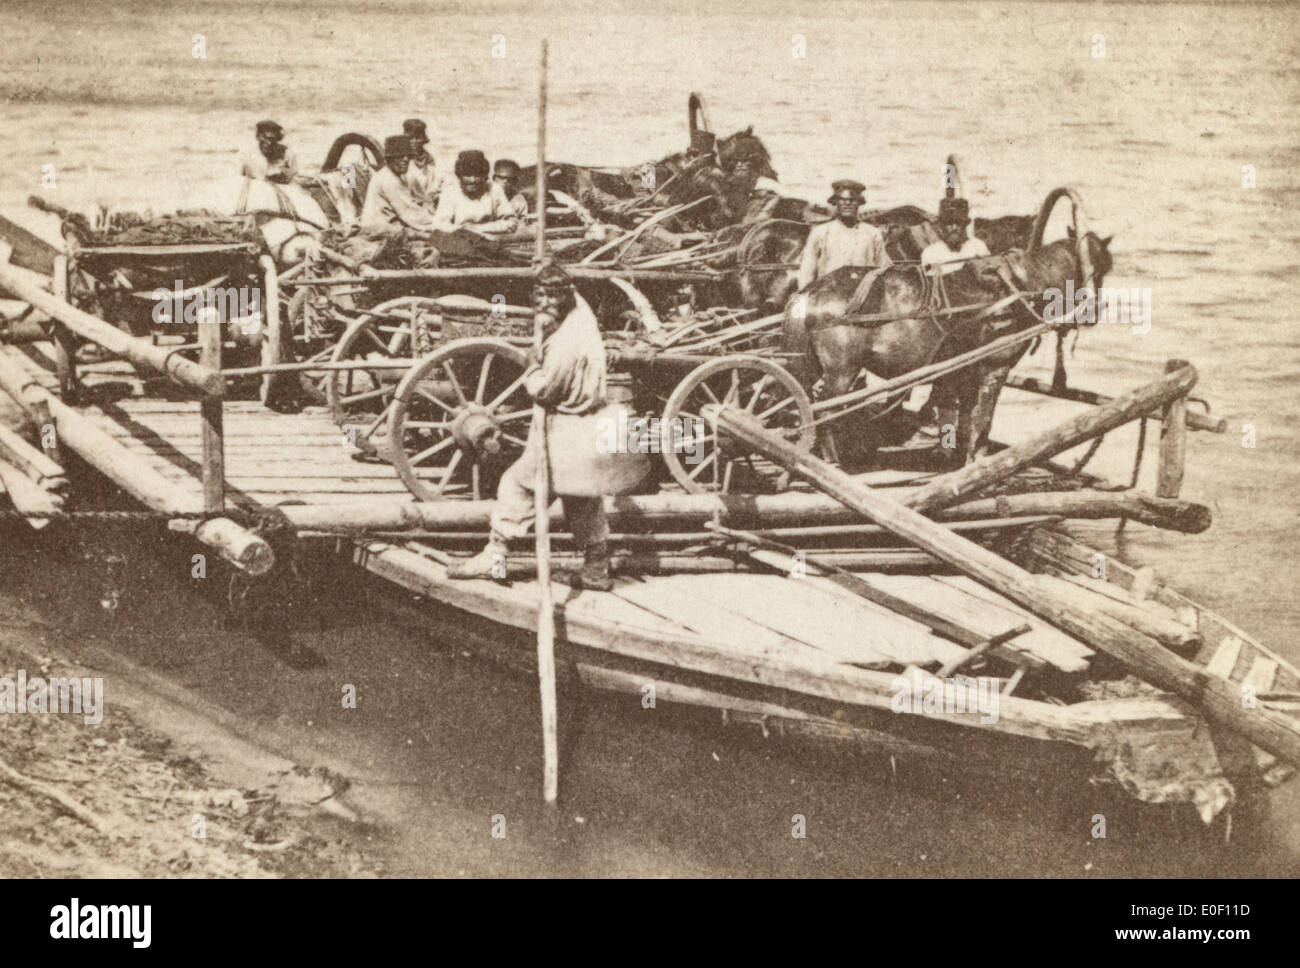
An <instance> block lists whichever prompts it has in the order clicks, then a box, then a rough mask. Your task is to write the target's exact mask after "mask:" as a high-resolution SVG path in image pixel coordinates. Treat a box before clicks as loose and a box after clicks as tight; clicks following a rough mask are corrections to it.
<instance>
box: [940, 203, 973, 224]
mask: <svg viewBox="0 0 1300 968" xmlns="http://www.w3.org/2000/svg"><path fill="white" fill-rule="evenodd" d="M968 222H970V202H968V201H966V199H964V198H941V199H939V224H941V225H942V224H945V223H947V224H950V225H957V224H960V225H966V224H967V223H968Z"/></svg>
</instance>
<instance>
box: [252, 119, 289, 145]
mask: <svg viewBox="0 0 1300 968" xmlns="http://www.w3.org/2000/svg"><path fill="white" fill-rule="evenodd" d="M257 133H258V135H264V134H269V135H271V136H272V137H273V138H275V140H276V141H279V140H280V139H281V138H283V137H284V128H282V127H280V124H279V122H277V121H259V122H257Z"/></svg>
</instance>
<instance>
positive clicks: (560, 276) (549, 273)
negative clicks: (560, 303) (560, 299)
mask: <svg viewBox="0 0 1300 968" xmlns="http://www.w3.org/2000/svg"><path fill="white" fill-rule="evenodd" d="M572 287H573V277H572V276H570V275H569V274H568V273H567V272H565V271H564V270H563V269H561V268H560V267H559V266H558V265H556V264H555V263H554V262H544V263H542V267H541V268H540V269H538V270H537V288H538V289H541V290H543V291H544V292H567V291H568V290H569V289H571V288H572Z"/></svg>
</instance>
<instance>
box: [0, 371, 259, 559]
mask: <svg viewBox="0 0 1300 968" xmlns="http://www.w3.org/2000/svg"><path fill="white" fill-rule="evenodd" d="M14 352H16V351H15V350H8V349H0V389H3V390H4V392H5V393H7V394H9V395H10V396H11V397H13V398H14V399H15V400H17V401H19V402H20V403H23V404H24V405H28V404H29V402H35V403H41V404H43V405H44V406H46V407H48V408H49V409H48V412H49V415H50V417H51V418H52V419H53V421H54V426H55V429H56V432H57V434H58V436H59V439H60V440H61V441H62V442H63V443H65V444H66V445H67V446H68V447H69V448H71V449H72V450H74V451H76V452H77V454H79V455H80V456H81V457H82V458H83V459H84V460H86V461H87V462H88V463H89V464H91V465H92V466H94V467H95V468H96V469H97V470H99V472H100V473H102V474H103V475H104V476H105V477H107V478H108V479H109V480H111V481H112V482H113V483H114V484H116V485H117V486H118V487H120V488H122V490H124V491H126V492H127V493H128V494H130V495H131V496H132V497H134V498H135V499H136V500H137V501H139V502H140V503H141V504H143V505H144V506H145V507H147V508H150V509H152V510H154V511H160V512H163V513H166V514H190V513H193V512H195V511H199V510H202V509H201V508H200V507H199V505H198V503H197V502H195V501H192V500H187V499H186V498H185V497H184V496H183V495H184V493H185V492H184V491H182V490H181V489H179V488H177V487H176V484H175V483H174V482H173V481H171V480H169V479H167V478H166V477H164V476H163V475H161V474H159V473H158V471H157V470H155V469H154V466H153V463H152V462H151V461H150V460H149V459H148V458H147V457H144V456H141V455H139V454H135V453H132V452H131V451H130V450H128V449H127V448H125V447H123V446H122V445H121V444H119V443H118V442H117V441H116V440H114V439H113V437H112V436H111V435H110V434H108V433H106V432H105V431H104V430H103V429H102V428H100V427H99V426H97V425H96V424H95V422H94V421H93V420H91V419H90V418H88V417H86V416H85V415H84V414H82V413H80V412H79V411H77V410H75V409H73V408H72V407H69V406H68V405H67V404H65V403H64V402H63V401H61V400H59V399H58V398H57V397H55V396H53V395H52V394H51V393H50V392H49V391H48V390H46V389H45V388H44V387H42V386H41V385H40V384H38V383H37V382H36V381H35V380H33V379H32V377H31V375H30V374H29V373H26V372H24V370H23V368H22V366H20V365H19V364H18V363H17V362H16V361H15V360H14V359H13V358H12V357H11V356H10V355H9V354H11V353H14ZM228 525H229V527H230V528H238V529H240V530H243V531H245V532H246V533H247V534H248V540H249V541H250V542H260V543H261V544H262V545H263V546H264V548H260V549H258V560H259V561H260V560H265V559H266V558H268V557H269V559H270V560H271V561H274V552H272V550H271V546H270V545H269V544H267V543H266V539H265V538H262V537H259V536H257V535H254V534H253V533H252V532H248V531H247V529H244V528H243V527H242V525H239V524H236V523H235V522H233V521H229V522H228ZM228 534H229V532H228V531H225V530H224V529H223V531H222V532H221V533H220V538H219V540H220V541H221V542H222V545H221V546H216V545H214V547H216V548H217V550H218V551H221V552H223V556H224V546H225V545H226V544H228V542H227V539H226V535H228ZM196 537H197V535H196ZM199 540H200V541H202V540H203V538H201V537H200V538H199ZM231 564H234V565H235V566H237V567H242V564H241V562H239V561H231Z"/></svg>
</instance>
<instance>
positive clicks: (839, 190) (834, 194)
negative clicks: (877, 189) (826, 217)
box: [826, 178, 867, 205]
mask: <svg viewBox="0 0 1300 968" xmlns="http://www.w3.org/2000/svg"><path fill="white" fill-rule="evenodd" d="M866 190H867V186H866V185H864V184H862V182H858V181H854V180H853V179H852V178H841V179H840V180H839V181H837V182H831V197H830V198H828V199H826V201H828V202H830V203H831V204H832V205H834V204H835V200H836V199H837V198H855V199H857V200H858V201H859V202H862V201H866V195H865V194H864V193H865V192H866Z"/></svg>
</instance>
